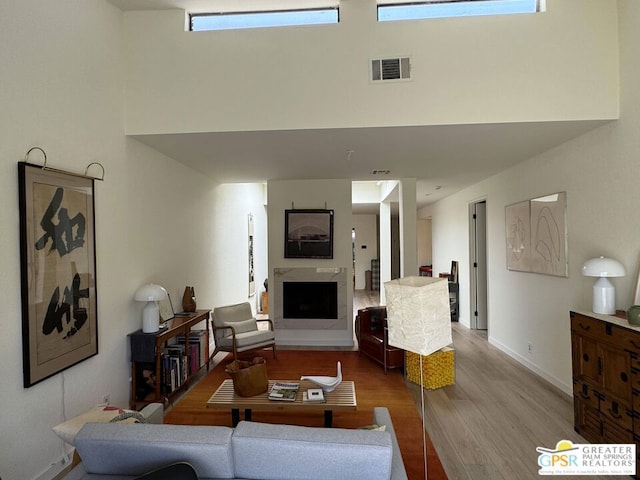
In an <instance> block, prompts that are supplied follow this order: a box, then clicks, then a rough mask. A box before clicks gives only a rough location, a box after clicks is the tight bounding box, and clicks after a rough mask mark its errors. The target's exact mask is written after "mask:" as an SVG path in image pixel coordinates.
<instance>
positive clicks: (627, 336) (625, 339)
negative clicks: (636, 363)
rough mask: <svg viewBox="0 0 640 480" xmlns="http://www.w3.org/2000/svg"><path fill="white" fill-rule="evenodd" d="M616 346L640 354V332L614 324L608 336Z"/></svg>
mask: <svg viewBox="0 0 640 480" xmlns="http://www.w3.org/2000/svg"><path fill="white" fill-rule="evenodd" d="M608 338H610V339H611V341H612V342H613V343H614V344H615V345H616V347H618V348H620V349H622V350H626V351H628V352H632V353H633V354H636V355H640V334H639V333H638V332H636V331H634V330H629V329H628V328H624V327H618V326H613V329H612V330H611V335H609V336H608Z"/></svg>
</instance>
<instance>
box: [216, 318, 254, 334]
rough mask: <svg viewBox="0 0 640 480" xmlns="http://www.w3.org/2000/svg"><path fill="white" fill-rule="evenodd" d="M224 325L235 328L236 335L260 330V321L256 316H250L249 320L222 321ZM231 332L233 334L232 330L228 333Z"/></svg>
mask: <svg viewBox="0 0 640 480" xmlns="http://www.w3.org/2000/svg"><path fill="white" fill-rule="evenodd" d="M222 325H223V326H224V327H233V329H234V330H235V332H236V335H237V334H238V333H245V332H254V331H256V330H258V322H257V321H256V319H255V318H250V319H249V320H242V321H240V322H222ZM230 334H231V330H229V332H228V333H227V335H230Z"/></svg>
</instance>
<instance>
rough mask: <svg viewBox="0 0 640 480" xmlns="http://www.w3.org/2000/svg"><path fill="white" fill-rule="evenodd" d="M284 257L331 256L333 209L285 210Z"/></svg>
mask: <svg viewBox="0 0 640 480" xmlns="http://www.w3.org/2000/svg"><path fill="white" fill-rule="evenodd" d="M284 235H285V245H284V258H333V210H285V221H284Z"/></svg>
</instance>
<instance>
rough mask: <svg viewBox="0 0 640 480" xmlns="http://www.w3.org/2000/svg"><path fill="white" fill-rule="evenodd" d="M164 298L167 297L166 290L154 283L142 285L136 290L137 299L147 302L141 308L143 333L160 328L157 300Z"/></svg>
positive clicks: (152, 331) (153, 331)
mask: <svg viewBox="0 0 640 480" xmlns="http://www.w3.org/2000/svg"><path fill="white" fill-rule="evenodd" d="M165 298H167V291H166V290H165V289H164V288H163V287H161V286H160V285H156V284H154V283H150V284H148V285H144V286H142V287H140V288H139V289H138V291H137V292H136V295H135V299H136V300H137V301H139V302H147V304H146V305H145V306H144V309H143V310H142V331H143V333H155V332H157V331H158V330H160V309H159V308H158V303H157V302H158V300H164V299H165Z"/></svg>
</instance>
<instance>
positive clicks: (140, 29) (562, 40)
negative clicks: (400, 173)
mask: <svg viewBox="0 0 640 480" xmlns="http://www.w3.org/2000/svg"><path fill="white" fill-rule="evenodd" d="M546 3H547V11H546V12H545V13H542V14H535V15H534V14H529V15H496V16H482V17H466V18H455V19H433V20H428V21H405V22H383V23H378V22H376V2H374V1H371V0H349V1H347V2H341V4H340V23H339V24H338V25H321V26H304V27H288V28H262V29H243V30H232V31H212V32H185V31H184V12H183V11H180V10H173V11H171V10H168V11H152V12H148V11H147V12H130V13H127V14H126V23H125V24H126V32H127V43H128V47H129V48H128V50H127V68H126V74H127V102H126V112H125V114H126V131H127V133H129V134H153V133H171V132H206V131H235V130H274V129H300V128H338V127H347V128H350V127H353V126H395V125H430V124H460V123H463V124H464V123H482V122H509V121H545V120H575V119H602V118H616V117H617V114H618V110H617V99H618V97H617V95H618V71H617V49H616V47H617V45H616V27H617V23H616V22H617V18H616V9H615V0H547V2H546ZM388 55H411V57H412V81H411V82H392V83H386V84H384V85H380V84H372V83H370V82H369V80H368V75H369V61H370V59H372V58H380V57H381V56H383V57H384V56H388ZM585 99H589V101H585ZM310 112H313V114H312V115H310Z"/></svg>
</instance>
